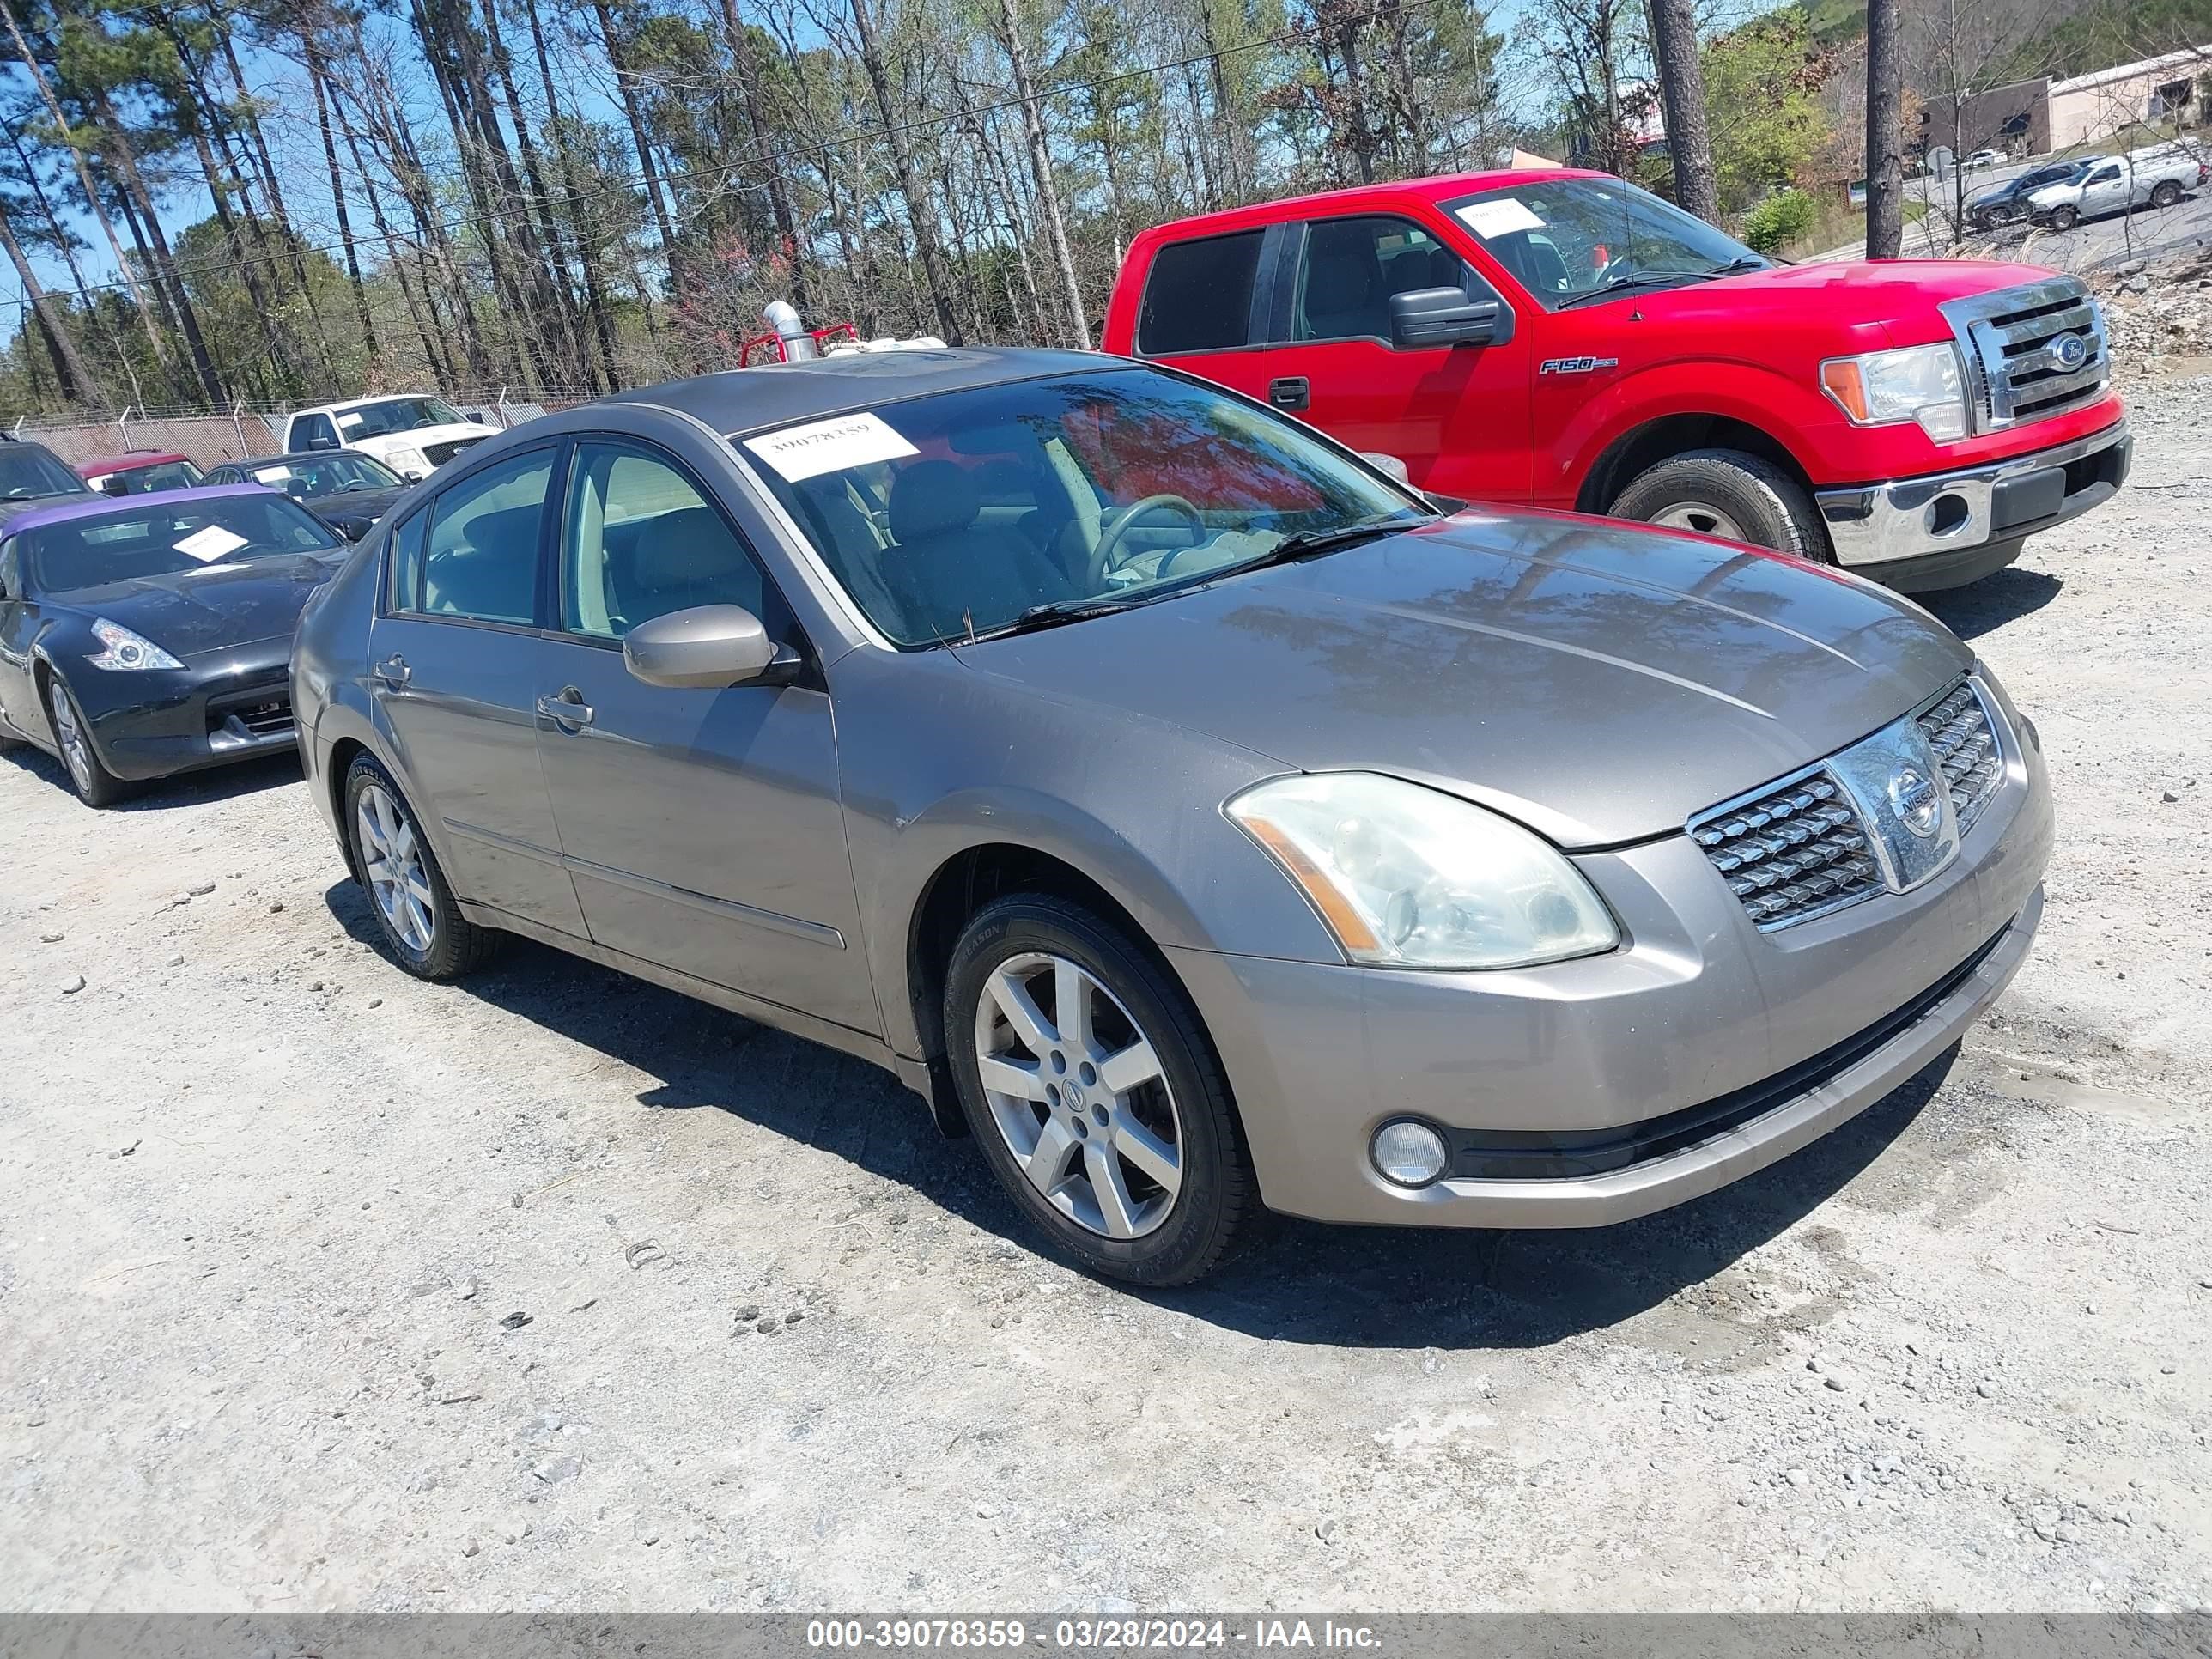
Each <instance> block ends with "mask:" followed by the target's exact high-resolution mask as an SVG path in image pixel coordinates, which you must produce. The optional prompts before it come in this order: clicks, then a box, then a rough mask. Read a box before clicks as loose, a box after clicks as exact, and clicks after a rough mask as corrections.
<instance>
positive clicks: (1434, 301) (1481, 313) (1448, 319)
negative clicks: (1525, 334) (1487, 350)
mask: <svg viewBox="0 0 2212 1659" xmlns="http://www.w3.org/2000/svg"><path fill="white" fill-rule="evenodd" d="M1512 337H1513V313H1512V312H1511V311H1510V310H1508V309H1507V308H1506V307H1505V306H1504V304H1503V303H1502V302H1501V301H1497V300H1470V299H1468V297H1467V295H1465V294H1464V293H1462V291H1461V290H1460V289H1455V288H1417V289H1409V290H1407V292H1406V293H1403V294H1394V295H1391V296H1390V343H1391V344H1392V345H1393V346H1394V347H1395V348H1396V349H1398V350H1400V351H1424V350H1427V349H1431V348H1433V347H1436V346H1455V345H1493V344H1500V343H1504V341H1507V340H1510V339H1511V338H1512Z"/></svg>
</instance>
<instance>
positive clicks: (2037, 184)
mask: <svg viewBox="0 0 2212 1659" xmlns="http://www.w3.org/2000/svg"><path fill="white" fill-rule="evenodd" d="M2105 159H2106V158H2105V157H2103V156H2100V155H2083V156H2077V157H2075V158H2074V159H2073V160H2071V161H2052V162H2050V163H2048V164H2047V165H2045V166H2043V167H2030V168H2029V169H2028V170H2027V172H2025V173H2021V174H2020V175H2018V176H2017V177H2016V178H2012V179H2006V180H2005V181H2004V183H2002V184H2001V185H1996V186H1994V187H1993V188H1991V189H1989V190H1985V191H1982V192H1981V193H1980V194H1979V195H1977V196H1972V197H1967V199H1966V223H1967V225H1968V227H1969V228H1972V229H1974V230H1996V229H1997V228H2000V227H2002V226H2005V225H2011V224H2018V223H2020V222H2021V221H2022V220H2024V219H2026V218H2027V217H2028V216H2029V214H2030V213H2031V212H2032V211H2033V210H2032V209H2031V208H2030V207H2029V206H2028V201H2027V198H2028V197H2030V196H2032V195H2033V194H2034V193H2035V192H2036V191H2039V190H2041V189H2042V188H2043V187H2044V186H2045V185H2063V184H2070V183H2075V182H2078V181H2079V180H2080V179H2081V177H2082V176H2083V175H2084V174H2086V173H2087V172H2088V171H2089V169H2090V168H2091V167H2094V166H2096V164H2097V163H2098V162H2099V161H2103V160H2105Z"/></svg>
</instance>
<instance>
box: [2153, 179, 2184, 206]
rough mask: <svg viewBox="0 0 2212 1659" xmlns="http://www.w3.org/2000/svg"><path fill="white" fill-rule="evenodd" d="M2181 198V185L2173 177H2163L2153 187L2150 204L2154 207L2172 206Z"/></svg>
mask: <svg viewBox="0 0 2212 1659" xmlns="http://www.w3.org/2000/svg"><path fill="white" fill-rule="evenodd" d="M2180 199H2181V186H2180V185H2178V184H2176V183H2175V182H2174V181H2173V180H2172V179H2160V180H2159V181H2158V183H2157V185H2155V186H2154V188H2153V189H2152V191H2151V193H2150V204H2151V205H2152V206H2153V207H2154V208H2170V207H2172V205H2173V204H2175V203H2176V202H2178V201H2179V200H2180Z"/></svg>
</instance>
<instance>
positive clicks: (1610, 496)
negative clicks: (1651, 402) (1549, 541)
mask: <svg viewBox="0 0 2212 1659" xmlns="http://www.w3.org/2000/svg"><path fill="white" fill-rule="evenodd" d="M1694 449H1735V450H1741V451H1742V452H1743V453H1745V454H1747V455H1755V456H1757V457H1758V458H1759V459H1760V460H1763V461H1765V462H1767V463H1768V464H1769V465H1774V466H1778V467H1780V468H1781V469H1782V470H1783V471H1785V472H1787V473H1788V474H1789V475H1790V477H1793V478H1795V479H1796V481H1797V483H1798V484H1799V486H1800V487H1801V488H1802V489H1804V491H1805V493H1806V494H1807V495H1813V494H1814V491H1815V490H1816V489H1818V486H1817V485H1816V484H1814V482H1813V477H1812V475H1811V474H1810V473H1809V472H1808V471H1806V469H1805V466H1804V464H1803V463H1802V462H1801V461H1800V460H1799V459H1797V457H1796V455H1795V454H1794V453H1791V451H1790V447H1789V446H1788V445H1786V444H1784V442H1783V441H1781V440H1780V439H1778V438H1777V437H1776V436H1775V435H1773V434H1772V433H1771V432H1768V431H1766V430H1765V428H1761V427H1759V426H1755V425H1753V423H1752V422H1749V421H1746V420H1741V419H1739V418H1737V417H1736V416H1733V415H1713V414H1704V413H1683V414H1674V415H1662V416H1656V417H1655V418H1653V419H1651V420H1648V421H1644V422H1641V423H1639V424H1638V425H1636V426H1633V427H1632V428H1629V429H1628V430H1627V431H1626V432H1624V433H1622V434H1621V435H1620V436H1619V437H1617V438H1615V439H1614V440H1613V441H1612V442H1611V443H1609V444H1607V446H1606V447H1605V448H1604V449H1603V450H1602V451H1601V452H1600V453H1599V454H1598V457H1597V459H1595V461H1593V462H1592V463H1591V464H1590V465H1589V470H1588V471H1585V472H1584V473H1583V481H1582V485H1581V488H1580V489H1577V491H1576V493H1575V511H1577V513H1604V512H1605V511H1606V510H1607V508H1608V507H1611V506H1612V504H1613V500H1614V498H1615V497H1617V496H1618V495H1620V492H1621V491H1622V490H1623V489H1626V487H1627V484H1628V482H1629V480H1630V479H1632V478H1633V477H1636V476H1637V474H1638V473H1639V472H1642V471H1644V470H1645V469H1646V468H1647V467H1652V466H1656V465H1658V464H1659V463H1660V462H1662V461H1663V460H1666V459H1668V458H1669V457H1670V456H1674V455H1680V454H1685V453H1688V452H1689V451H1691V450H1694Z"/></svg>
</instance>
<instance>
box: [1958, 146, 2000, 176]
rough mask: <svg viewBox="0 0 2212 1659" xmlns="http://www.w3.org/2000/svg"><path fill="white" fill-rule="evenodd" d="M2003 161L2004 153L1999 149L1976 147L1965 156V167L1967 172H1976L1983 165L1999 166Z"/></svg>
mask: <svg viewBox="0 0 2212 1659" xmlns="http://www.w3.org/2000/svg"><path fill="white" fill-rule="evenodd" d="M2005 161H2006V156H2005V153H2004V152H2003V151H2002V150H2001V149H1978V150H1976V151H1975V152H1974V153H1973V154H1972V155H1969V156H1968V157H1967V158H1966V171H1967V172H1969V173H1978V172H1980V171H1981V170H1982V169H1983V168H1984V167H2002V166H2003V165H2004V164H2005Z"/></svg>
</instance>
